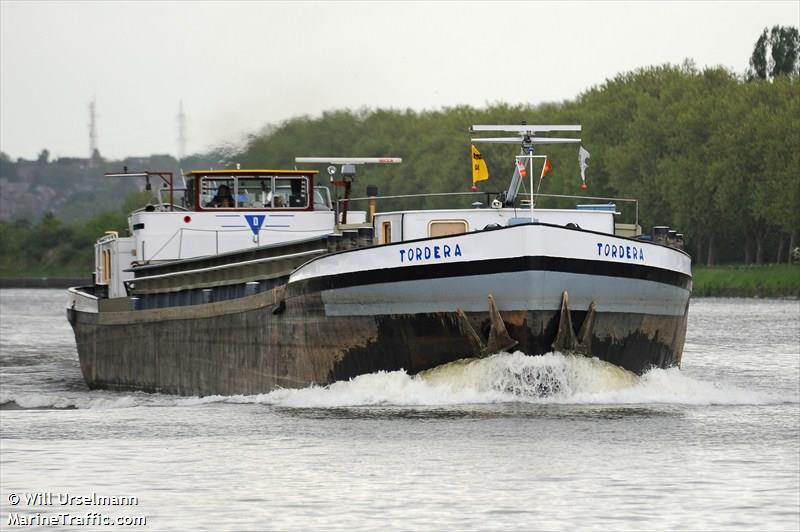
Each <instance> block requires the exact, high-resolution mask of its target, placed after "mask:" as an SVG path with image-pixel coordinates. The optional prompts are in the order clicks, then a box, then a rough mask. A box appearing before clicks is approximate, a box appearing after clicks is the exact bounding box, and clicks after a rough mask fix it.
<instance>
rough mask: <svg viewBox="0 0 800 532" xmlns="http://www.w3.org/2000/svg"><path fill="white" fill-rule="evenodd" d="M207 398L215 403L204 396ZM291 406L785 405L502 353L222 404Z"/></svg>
mask: <svg viewBox="0 0 800 532" xmlns="http://www.w3.org/2000/svg"><path fill="white" fill-rule="evenodd" d="M204 399H205V400H208V399H210V398H204ZM216 400H222V401H230V402H254V403H265V404H272V405H280V406H286V407H300V408H335V407H344V406H446V405H456V404H476V403H479V404H487V403H488V404H491V403H510V402H525V403H557V404H663V403H666V404H688V405H716V404H725V405H746V404H774V403H783V402H785V401H786V399H782V398H779V397H776V396H773V395H770V394H765V393H763V392H754V391H749V390H743V389H741V388H736V387H733V386H726V385H723V384H717V383H709V382H703V381H698V380H695V379H692V378H691V377H688V376H686V375H685V374H683V373H681V371H680V370H679V369H677V368H672V369H667V370H662V369H654V370H652V371H650V372H648V373H646V374H645V375H644V376H642V377H638V376H636V375H634V374H632V373H630V372H628V371H625V370H623V369H620V368H619V367H617V366H614V365H612V364H608V363H606V362H602V361H600V360H598V359H596V358H586V357H581V356H569V355H562V354H560V353H548V354H546V355H543V356H539V357H529V356H526V355H524V354H523V353H521V352H515V353H511V354H509V353H500V354H497V355H493V356H490V357H487V358H484V359H480V360H474V359H470V360H461V361H458V362H453V363H451V364H447V365H444V366H440V367H438V368H435V369H433V370H430V371H427V372H424V373H421V374H419V375H414V376H411V375H408V374H407V373H405V372H403V371H392V372H378V373H373V374H369V375H361V376H359V377H356V378H354V379H351V380H349V381H343V382H336V383H333V384H331V385H329V386H310V387H307V388H302V389H296V390H289V389H281V390H276V391H274V392H271V393H268V394H262V395H257V396H249V397H245V396H237V397H229V398H221V397H219V398H217V399H216Z"/></svg>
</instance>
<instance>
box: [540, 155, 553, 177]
mask: <svg viewBox="0 0 800 532" xmlns="http://www.w3.org/2000/svg"><path fill="white" fill-rule="evenodd" d="M552 169H553V165H551V164H550V160H549V159H545V160H544V166H543V167H542V177H544V176H546V175H547V172H550V171H551V170H552Z"/></svg>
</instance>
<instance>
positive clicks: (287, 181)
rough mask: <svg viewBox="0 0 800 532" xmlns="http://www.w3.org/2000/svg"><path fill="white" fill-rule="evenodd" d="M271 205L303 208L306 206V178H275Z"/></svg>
mask: <svg viewBox="0 0 800 532" xmlns="http://www.w3.org/2000/svg"><path fill="white" fill-rule="evenodd" d="M272 206H273V207H275V208H287V207H288V208H292V209H305V208H306V207H308V179H306V178H304V177H302V178H296V177H292V178H283V177H280V178H278V177H276V178H275V194H274V198H273V205H272Z"/></svg>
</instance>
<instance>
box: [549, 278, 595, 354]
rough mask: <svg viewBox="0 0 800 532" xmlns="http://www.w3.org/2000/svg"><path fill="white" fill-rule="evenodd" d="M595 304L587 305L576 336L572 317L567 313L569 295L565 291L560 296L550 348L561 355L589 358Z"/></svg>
mask: <svg viewBox="0 0 800 532" xmlns="http://www.w3.org/2000/svg"><path fill="white" fill-rule="evenodd" d="M596 306H597V305H595V302H594V301H592V302H591V304H590V305H589V310H588V312H587V313H586V318H584V320H583V323H582V324H581V328H580V330H579V331H578V335H577V336H576V335H575V329H573V327H572V317H571V316H570V313H569V293H567V291H566V290H565V291H564V292H562V294H561V315H560V316H559V320H558V332H557V333H556V338H555V340H553V344H552V347H553V349H555V350H556V351H560V352H562V353H580V354H582V355H584V356H591V349H590V347H591V340H592V329H593V328H594V316H595V308H596Z"/></svg>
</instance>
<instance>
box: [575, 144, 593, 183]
mask: <svg viewBox="0 0 800 532" xmlns="http://www.w3.org/2000/svg"><path fill="white" fill-rule="evenodd" d="M589 157H591V156H590V155H589V152H588V151H586V149H585V148H584V147H583V146H581V147H580V149H579V150H578V164H580V167H581V181H583V182H584V183H586V174H585V173H584V172H585V171H586V167H587V166H589V163H587V162H586V159H588V158H589Z"/></svg>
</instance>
